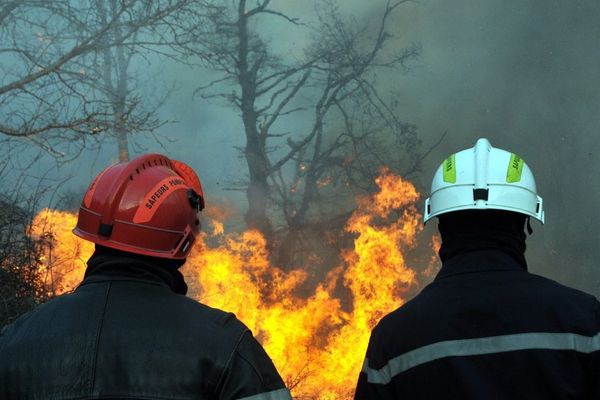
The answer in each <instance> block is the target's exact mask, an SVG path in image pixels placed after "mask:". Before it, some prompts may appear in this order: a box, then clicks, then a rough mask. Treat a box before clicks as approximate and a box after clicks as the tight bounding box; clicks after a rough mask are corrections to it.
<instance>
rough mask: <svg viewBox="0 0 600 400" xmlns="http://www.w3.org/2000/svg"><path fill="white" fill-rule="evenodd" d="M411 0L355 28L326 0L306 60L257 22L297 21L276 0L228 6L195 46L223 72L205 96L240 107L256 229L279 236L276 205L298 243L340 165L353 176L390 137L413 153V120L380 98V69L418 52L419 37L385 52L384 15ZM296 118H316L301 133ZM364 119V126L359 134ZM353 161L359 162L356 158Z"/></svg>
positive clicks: (203, 91) (291, 237) (251, 212)
mask: <svg viewBox="0 0 600 400" xmlns="http://www.w3.org/2000/svg"><path fill="white" fill-rule="evenodd" d="M405 2H406V1H396V2H391V1H389V2H387V4H385V7H384V8H383V10H382V15H381V18H380V19H379V21H378V24H377V27H376V29H375V30H374V31H372V30H371V31H370V30H368V29H366V28H365V29H353V28H351V26H352V23H351V21H346V20H344V19H343V18H342V17H341V16H340V15H339V13H338V10H337V9H336V7H335V5H334V4H333V3H331V2H326V3H325V6H324V7H322V8H321V9H320V14H319V15H320V18H319V28H318V29H317V31H316V32H315V33H314V39H313V43H314V44H313V45H312V46H311V47H310V48H308V49H306V52H305V54H306V56H305V58H304V59H303V60H300V61H297V62H292V63H289V62H286V60H283V59H282V58H281V57H278V56H277V55H275V54H273V51H272V50H271V48H270V46H269V44H268V43H266V42H265V41H264V40H263V39H262V38H261V37H260V35H259V34H258V33H257V32H256V30H255V29H254V28H255V27H256V26H257V25H258V24H259V23H260V22H264V19H265V18H278V19H281V20H282V21H284V22H286V23H289V24H293V25H298V24H299V23H300V22H299V21H298V20H297V19H294V18H292V17H290V16H288V15H285V14H284V13H282V12H279V11H277V10H274V9H272V8H270V0H261V1H259V2H257V3H254V4H255V5H254V6H249V4H248V3H249V2H247V1H246V0H238V1H236V2H235V4H236V6H237V7H236V8H235V9H233V8H227V7H221V9H219V10H218V11H215V12H214V13H213V14H212V16H211V17H210V18H209V19H210V21H211V22H212V24H211V27H212V30H211V31H210V32H208V34H207V36H206V37H207V38H208V39H209V40H205V41H204V42H202V46H201V47H200V50H199V51H198V53H199V54H200V55H201V57H202V58H203V60H204V61H205V63H206V64H207V66H208V67H210V68H212V69H214V70H216V71H219V72H220V73H221V77H220V78H218V79H217V80H215V81H213V82H211V83H210V84H209V85H206V86H204V87H201V88H200V89H199V92H200V93H201V94H202V95H203V97H205V98H219V99H224V100H225V101H227V102H228V103H229V104H231V105H232V106H233V107H235V108H237V109H238V110H239V111H240V113H241V116H242V121H243V125H244V130H245V137H246V145H245V147H244V148H243V154H244V157H245V159H246V163H247V165H248V173H249V182H248V185H247V188H246V195H247V199H248V212H247V214H246V222H247V224H248V226H249V227H251V228H256V229H259V230H261V231H262V232H263V233H264V234H265V235H266V236H267V237H268V238H270V239H273V237H274V233H277V229H276V228H274V223H273V218H272V216H271V215H270V214H269V212H268V205H269V204H276V205H277V206H278V208H279V209H280V210H281V215H282V217H283V221H284V226H283V230H284V231H285V232H286V234H287V237H286V238H284V239H283V242H284V243H296V242H297V239H298V237H297V233H298V232H299V231H300V230H302V229H303V227H304V226H306V225H307V224H309V223H310V221H309V218H308V216H309V215H310V211H311V207H312V206H313V205H314V204H315V202H316V201H318V200H319V194H320V193H321V192H322V190H321V188H322V187H325V186H327V184H326V183H327V181H328V180H329V179H330V178H329V177H331V179H332V180H333V179H334V177H333V175H335V171H334V169H335V168H337V169H339V171H341V172H343V171H346V172H348V177H350V176H354V178H356V172H357V171H358V170H359V162H358V161H360V162H363V163H366V162H367V157H366V155H367V154H371V155H374V156H377V149H379V148H381V147H382V146H381V145H377V144H376V142H378V141H387V142H388V143H387V145H388V147H389V145H390V143H389V142H390V141H391V139H389V138H390V137H392V138H394V139H393V140H395V142H394V144H395V145H397V146H398V147H397V148H396V152H406V154H411V156H412V155H415V154H416V145H417V142H418V140H417V138H416V130H415V129H414V126H412V125H410V124H405V123H403V122H401V121H400V120H399V119H398V117H397V113H398V110H397V109H395V108H394V106H393V104H390V103H389V102H388V101H387V100H384V99H383V98H382V96H381V95H380V94H379V92H378V89H377V84H376V77H377V71H378V70H381V69H386V68H397V67H400V66H402V65H403V64H404V63H405V62H406V61H408V60H410V59H411V58H413V57H415V56H416V55H417V54H418V52H419V47H418V46H414V45H413V46H409V47H408V48H406V49H403V50H401V51H400V52H399V53H395V54H391V53H389V52H387V53H386V54H383V51H382V50H383V49H384V45H385V43H386V42H387V40H388V39H389V37H390V36H389V34H388V33H387V31H386V26H387V23H388V22H389V19H390V17H391V15H392V14H393V13H394V12H395V11H396V10H397V9H398V8H399V7H400V6H401V4H403V3H405ZM358 106H360V107H362V110H360V111H362V114H361V113H359V112H358V111H359V110H358V109H357V107H358ZM353 107H354V109H353V110H352V108H353ZM290 117H296V118H303V120H305V121H310V123H309V124H307V127H305V128H303V131H301V132H298V131H296V132H294V131H289V130H287V129H286V128H285V126H286V123H287V122H288V121H290V120H291V118H290ZM375 121H376V123H375ZM359 123H361V124H362V125H363V127H366V128H367V129H366V130H363V131H361V132H358V131H359V126H358V125H359ZM375 127H376V128H377V129H378V130H375V129H374V128H375ZM384 136H387V137H388V139H383V138H384ZM365 149H367V153H365V154H362V151H363V150H365ZM380 158H381V160H380V161H381V162H389V161H390V160H384V159H385V157H384V156H383V155H380ZM352 159H354V160H358V161H357V162H349V160H352ZM373 169H374V168H372V167H371V170H373ZM350 172H352V173H350ZM371 175H372V174H371ZM351 183H353V182H351ZM336 214H339V212H338V213H336ZM284 236H285V235H284ZM283 247H288V246H287V245H284V246H283ZM284 258H286V257H284ZM287 258H289V257H287Z"/></svg>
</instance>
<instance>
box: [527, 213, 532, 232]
mask: <svg viewBox="0 0 600 400" xmlns="http://www.w3.org/2000/svg"><path fill="white" fill-rule="evenodd" d="M527 233H529V236H531V234H532V233H533V229H532V228H531V218H530V217H527Z"/></svg>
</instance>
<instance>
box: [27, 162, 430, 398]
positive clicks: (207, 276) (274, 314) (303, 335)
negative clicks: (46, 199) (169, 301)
mask: <svg viewBox="0 0 600 400" xmlns="http://www.w3.org/2000/svg"><path fill="white" fill-rule="evenodd" d="M376 183H377V185H378V187H379V191H378V192H377V193H376V194H374V195H373V196H370V197H365V198H363V199H359V200H358V201H357V203H358V207H357V209H356V211H355V212H354V214H353V215H352V216H351V218H350V219H349V220H348V222H347V225H346V230H347V232H349V233H351V234H353V235H354V237H355V239H354V247H353V248H351V249H347V250H345V251H344V253H343V254H342V257H341V260H342V261H341V265H337V266H334V267H333V268H332V269H331V270H330V271H329V273H328V274H327V276H326V278H325V279H324V280H323V282H320V283H318V284H316V285H313V286H314V287H313V289H312V290H311V292H310V294H309V295H308V296H307V295H306V294H305V293H306V287H307V285H308V287H310V283H311V277H310V276H309V274H308V272H307V271H306V270H305V269H303V268H297V269H293V270H291V271H284V270H282V269H280V268H277V267H276V266H272V265H270V263H269V254H268V251H267V245H266V241H265V239H264V238H263V237H262V236H261V234H260V233H258V232H256V231H245V232H241V233H226V232H224V228H223V223H222V221H219V220H214V221H213V222H212V224H213V229H212V230H211V229H207V230H205V231H207V232H209V233H203V234H202V235H201V236H200V237H199V240H198V241H197V243H196V245H195V247H194V249H193V250H192V253H191V254H190V257H189V258H188V261H187V263H186V265H185V266H184V267H183V273H184V275H185V276H186V280H188V282H189V283H190V288H191V289H190V293H189V294H188V295H190V296H191V297H193V298H195V299H197V300H198V301H201V302H203V303H205V304H208V305H210V306H212V307H217V308H220V309H223V310H226V311H230V312H233V313H235V314H236V316H237V317H238V318H239V319H240V320H242V321H243V322H244V323H245V324H246V325H247V326H248V327H249V328H250V329H251V330H252V332H253V333H254V335H255V336H256V337H257V338H258V339H259V340H260V341H261V343H262V344H263V346H264V347H265V349H266V351H267V352H268V353H269V355H270V356H271V358H272V359H273V362H274V363H275V365H276V366H277V368H278V370H279V372H280V373H281V375H282V377H283V378H284V380H285V381H286V384H287V385H288V387H289V388H290V389H291V390H292V394H293V396H294V397H296V398H314V399H316V398H319V399H342V398H350V397H352V394H353V390H354V386H355V383H356V380H357V377H358V373H359V371H360V369H361V365H362V361H363V357H364V354H365V350H366V346H367V343H368V339H369V334H370V331H371V329H372V328H373V326H374V325H375V324H376V323H377V321H378V320H379V319H380V318H381V317H382V316H383V315H385V314H387V313H388V312H390V311H392V310H394V309H395V308H397V307H398V306H400V305H401V304H402V303H403V302H404V300H403V295H404V292H405V290H406V289H407V288H409V287H410V286H411V285H413V284H414V283H415V280H416V278H415V272H414V271H413V270H412V269H411V268H409V267H408V266H407V265H406V262H405V254H406V250H408V249H411V248H413V247H414V246H415V236H416V234H417V233H418V232H419V231H420V230H421V224H420V222H419V221H420V215H419V214H418V212H417V210H416V207H415V202H416V201H417V200H418V198H419V195H418V193H417V191H416V190H415V188H414V186H413V185H412V184H411V183H409V182H407V181H403V180H402V179H401V178H399V177H398V176H395V175H394V174H392V173H391V172H390V171H389V170H387V169H384V170H382V173H381V176H380V177H379V178H377V180H376ZM209 214H210V213H209ZM212 215H215V214H212ZM75 222H76V217H75V216H74V215H73V214H70V213H65V212H58V211H52V210H44V211H42V212H41V213H40V214H39V215H38V216H37V217H36V219H35V221H34V222H33V224H32V227H31V232H32V234H33V235H37V236H38V237H42V236H43V235H46V236H48V234H47V232H50V234H49V235H50V236H48V241H47V242H48V250H47V252H46V254H47V256H46V259H45V265H44V267H43V268H45V269H46V270H47V271H49V274H48V276H50V275H51V277H52V278H53V279H54V281H53V282H54V284H55V289H56V293H57V294H58V293H63V292H65V291H68V290H71V289H73V288H74V287H75V286H76V285H77V284H78V282H79V281H80V280H81V278H82V276H83V271H84V269H85V261H86V260H87V258H88V257H89V256H90V255H91V253H92V250H93V245H92V244H90V243H88V242H85V241H83V240H81V239H79V238H77V237H76V236H74V235H73V234H72V233H71V229H72V228H73V226H74V225H75ZM215 243H216V244H215ZM50 273H51V274H50ZM49 279H50V278H49ZM49 283H50V281H49ZM301 289H302V290H303V293H304V295H300V294H299V292H300V291H301Z"/></svg>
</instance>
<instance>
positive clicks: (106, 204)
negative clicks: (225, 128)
mask: <svg viewBox="0 0 600 400" xmlns="http://www.w3.org/2000/svg"><path fill="white" fill-rule="evenodd" d="M203 208H204V193H203V191H202V185H201V184H200V180H199V179H198V176H197V175H196V173H195V172H194V171H193V170H192V169H191V168H190V167H189V166H188V165H186V164H184V163H182V162H180V161H176V160H171V159H169V158H167V157H165V156H163V155H160V154H147V155H143V156H140V157H138V158H136V159H134V160H131V161H126V162H122V163H118V164H114V165H111V166H110V167H108V168H106V169H105V170H104V171H102V172H101V173H100V174H98V176H96V178H95V179H94V180H93V181H92V183H91V184H90V186H89V188H88V190H87V192H86V194H85V197H84V198H83V201H82V203H81V207H80V209H79V217H78V220H77V225H76V227H75V229H74V230H73V233H74V234H75V235H77V236H79V237H81V238H83V239H85V240H89V241H91V242H93V243H95V244H96V245H97V247H99V246H100V247H101V248H109V249H114V250H118V251H123V252H127V253H133V254H136V255H140V256H149V257H156V258H161V259H167V260H185V259H186V257H187V256H188V254H189V251H190V249H191V248H192V245H193V243H194V241H195V238H196V236H197V235H198V233H199V230H200V221H199V219H198V213H199V212H200V211H201V210H202V209H203Z"/></svg>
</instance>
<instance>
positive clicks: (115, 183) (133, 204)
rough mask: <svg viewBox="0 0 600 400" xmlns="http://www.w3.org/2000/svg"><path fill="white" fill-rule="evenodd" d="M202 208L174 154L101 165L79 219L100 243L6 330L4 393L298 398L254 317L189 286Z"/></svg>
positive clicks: (0, 361)
mask: <svg viewBox="0 0 600 400" xmlns="http://www.w3.org/2000/svg"><path fill="white" fill-rule="evenodd" d="M203 207H204V195H203V192H202V187H201V184H200V181H199V179H198V177H197V176H196V174H195V172H194V171H193V170H192V169H191V168H190V167H189V166H187V165H185V164H184V163H182V162H179V161H175V160H171V159H169V158H167V157H165V156H162V155H158V154H150V155H144V156H141V157H139V158H136V159H135V160H132V161H129V162H123V163H119V164H115V165H113V166H110V167H108V168H107V169H105V170H104V171H103V172H101V173H100V174H99V175H98V176H97V177H96V179H94V181H93V182H92V183H91V185H90V186H89V188H88V190H87V193H86V194H85V197H84V198H83V202H82V204H81V208H80V210H79V218H78V221H77V226H76V227H75V229H74V233H75V234H76V235H77V236H79V237H81V238H83V239H85V240H89V241H91V242H93V243H95V246H96V250H95V252H94V254H93V255H92V256H91V258H90V259H89V261H88V266H87V269H86V272H85V276H84V279H83V282H81V284H80V285H79V286H78V287H77V289H75V291H74V292H73V293H71V294H67V295H64V296H60V297H57V298H55V299H53V300H51V301H49V302H48V303H46V304H43V305H41V306H40V307H38V308H36V309H34V310H33V311H31V312H29V313H28V314H26V315H24V316H22V317H21V318H19V319H18V320H17V321H15V322H14V323H13V324H12V325H9V326H7V327H6V328H5V329H4V330H3V331H2V335H1V336H0V398H1V399H5V400H9V399H37V400H44V399H57V400H58V399H61V400H67V399H82V400H83V399H109V398H110V399H113V398H115V399H116V398H119V399H120V398H127V399H178V400H185V399H190V400H191V399H240V398H244V399H253V400H262V399H265V400H269V399H277V400H278V399H290V395H289V392H288V390H287V389H286V388H285V385H284V383H283V381H282V380H281V377H280V376H279V374H278V373H277V371H276V369H275V367H274V366H273V363H272V362H271V360H270V358H269V357H268V355H267V354H266V353H265V351H264V350H263V348H262V347H261V345H260V344H259V343H258V342H257V341H256V340H255V339H254V337H253V336H252V334H251V332H250V331H249V330H248V328H247V327H246V326H244V325H243V324H242V323H241V322H240V321H239V320H237V319H236V318H235V316H234V315H233V314H230V313H225V312H223V311H220V310H217V309H213V308H210V307H208V306H205V305H203V304H200V303H198V302H196V301H194V300H192V299H189V298H187V297H185V296H184V295H185V294H186V291H187V285H186V283H185V281H184V279H183V276H182V275H181V273H180V272H179V270H178V268H179V267H181V266H182V265H183V264H184V263H185V260H186V257H187V256H188V255H189V252H190V249H191V248H192V246H193V244H194V240H195V238H196V236H197V235H198V233H199V229H200V222H199V220H198V215H199V212H200V211H201V210H202V208H203Z"/></svg>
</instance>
